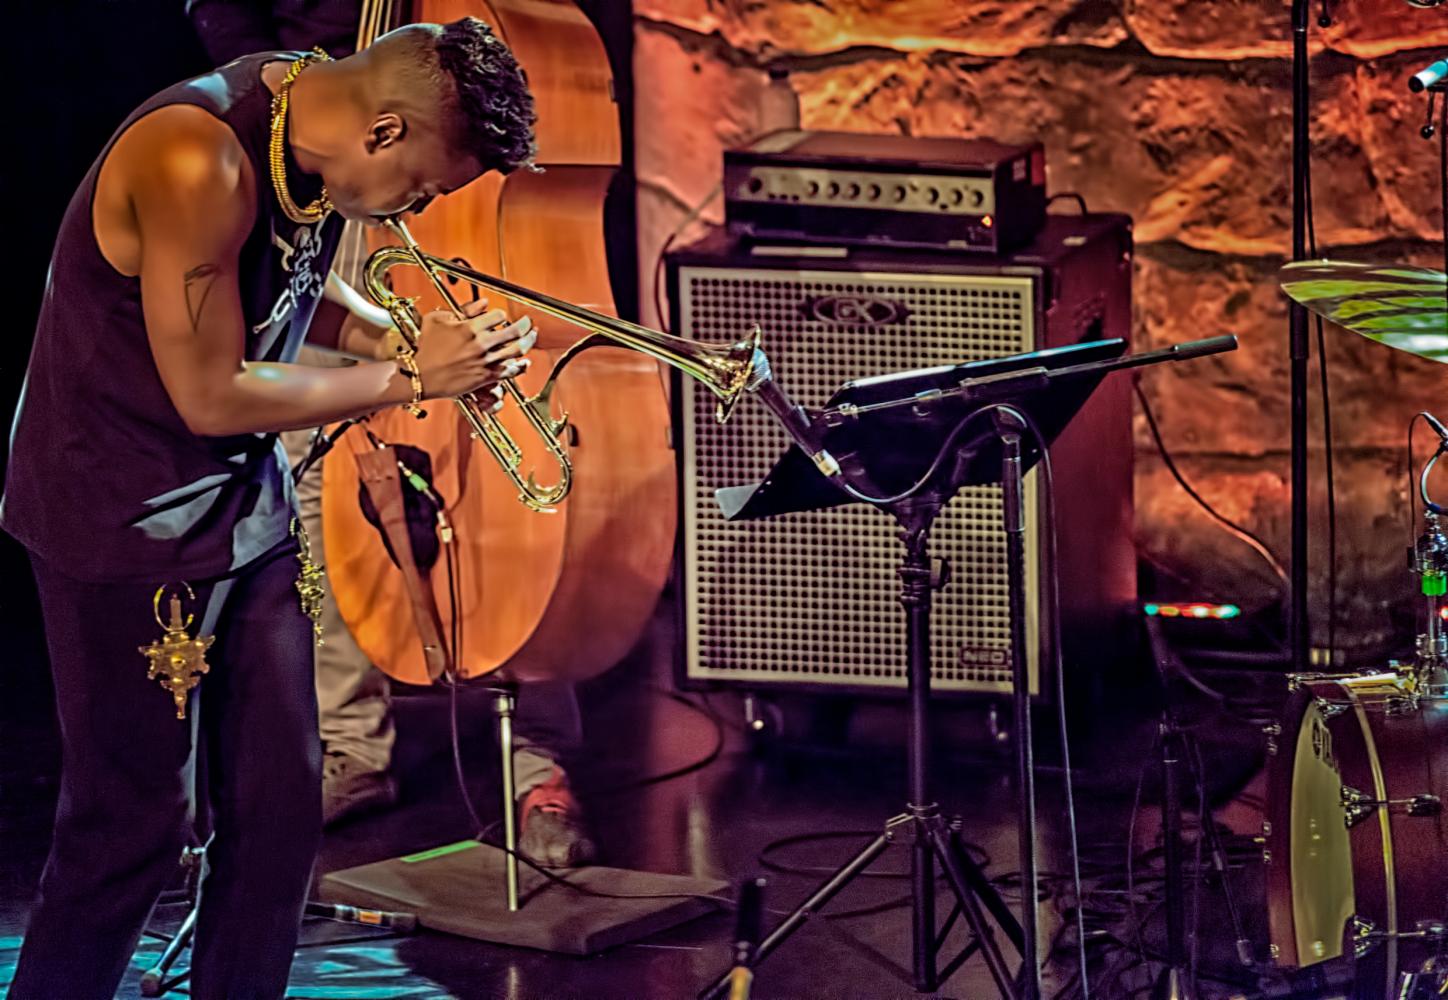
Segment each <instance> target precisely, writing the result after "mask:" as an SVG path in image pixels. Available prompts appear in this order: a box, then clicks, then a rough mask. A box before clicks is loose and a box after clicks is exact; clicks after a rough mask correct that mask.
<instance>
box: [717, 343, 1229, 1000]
mask: <svg viewBox="0 0 1448 1000" xmlns="http://www.w3.org/2000/svg"><path fill="white" fill-rule="evenodd" d="M1235 347H1236V338H1235V337H1216V338H1213V339H1211V340H1205V341H1196V342H1193V343H1190V344H1184V345H1180V346H1178V347H1173V348H1167V349H1165V350H1162V351H1155V352H1150V353H1147V354H1139V355H1133V356H1130V357H1123V356H1122V354H1123V352H1124V351H1125V348H1126V344H1125V342H1124V341H1121V340H1107V341H1093V342H1089V343H1085V344H1077V345H1072V346H1068V347H1061V348H1053V349H1050V350H1045V351H1036V352H1031V353H1028V354H1019V355H1013V356H1010V357H1007V358H999V359H993V360H989V361H981V362H973V363H970V364H963V365H948V366H944V367H940V368H932V369H925V370H921V371H914V372H904V373H900V374H897V375H890V376H885V377H882V378H875V379H865V380H860V381H856V382H851V383H847V384H846V385H845V386H843V387H842V388H841V389H840V390H838V391H837V392H836V393H835V395H834V396H833V397H832V398H831V399H830V401H829V403H828V404H827V406H826V408H825V409H824V410H823V411H822V412H820V413H818V414H814V415H810V414H805V413H804V412H803V411H798V415H799V416H802V417H803V419H802V420H800V419H799V418H798V417H796V419H795V420H793V421H792V420H789V419H785V420H783V421H782V422H783V423H784V424H785V426H786V429H787V430H789V431H790V433H791V435H792V436H793V437H794V438H795V441H796V443H797V444H798V445H799V446H800V447H798V448H796V447H791V448H789V449H788V451H786V452H785V454H784V455H783V456H781V458H780V459H779V460H778V461H777V462H776V464H775V467H774V469H773V470H771V472H770V473H769V475H768V476H767V477H766V478H765V479H764V481H763V482H761V483H759V484H756V485H753V486H737V487H726V488H724V489H720V490H718V491H716V494H715V496H716V500H717V501H718V503H719V506H720V509H721V510H722V512H723V514H724V517H725V519H726V520H731V521H735V520H752V519H756V518H763V517H773V516H775V515H778V514H784V513H791V512H796V511H805V510H821V509H825V508H829V507H835V506H839V505H842V504H846V503H854V502H864V503H869V504H871V505H872V506H874V507H876V508H878V509H880V510H882V511H884V512H885V513H888V514H889V515H891V516H892V517H894V518H895V520H896V521H897V522H898V523H899V525H900V538H901V541H902V542H903V544H904V546H905V553H904V555H903V557H902V560H901V564H900V567H899V570H898V573H899V576H900V581H901V586H900V603H901V605H902V606H903V607H904V609H905V614H906V643H907V646H906V678H907V685H908V691H909V706H910V708H909V711H910V721H909V735H908V743H907V760H908V775H909V777H908V785H909V787H908V796H909V801H908V802H907V804H906V811H905V812H904V813H902V814H901V815H899V816H896V817H894V818H892V819H890V820H887V821H886V823H885V825H884V829H883V831H882V832H881V834H880V835H879V836H878V837H876V838H875V839H874V840H872V841H870V843H868V844H867V845H865V847H864V848H862V849H861V850H860V851H859V853H857V854H856V855H855V856H854V857H853V858H851V859H850V860H849V861H847V862H846V863H845V864H844V865H842V866H841V867H840V868H839V869H838V870H836V872H835V873H834V874H833V875H831V876H830V877H829V878H828V879H827V880H826V881H825V882H824V883H823V884H822V885H821V886H820V887H819V888H818V889H817V890H815V892H814V893H812V894H811V895H810V896H809V898H807V899H806V900H805V901H804V902H803V903H801V904H800V906H799V907H797V908H796V909H795V910H794V911H793V912H792V913H790V915H789V916H787V917H785V918H784V920H783V921H781V923H780V924H779V926H778V927H776V928H775V929H774V931H772V932H771V933H770V934H769V936H768V937H766V938H765V939H764V940H763V941H761V942H760V944H759V947H758V949H757V951H756V953H755V956H756V961H763V960H764V959H765V958H766V957H768V955H769V954H770V953H771V952H773V951H774V950H775V949H776V948H777V947H778V946H779V945H780V944H782V943H783V942H784V940H785V939H786V938H787V937H788V936H789V935H790V934H792V933H793V932H794V931H795V930H797V929H798V928H799V927H800V926H802V925H803V923H804V922H805V921H806V920H807V919H808V918H809V917H810V916H811V915H812V914H814V913H816V912H818V911H819V910H820V909H821V908H822V907H823V906H825V905H826V904H827V903H828V902H829V901H830V899H832V898H833V897H834V896H835V895H836V894H837V893H839V892H840V890H841V889H843V888H844V887H845V886H846V885H847V884H849V882H850V881H852V880H853V879H854V878H855V877H856V876H858V875H859V874H860V873H861V872H862V871H864V869H865V868H866V867H867V866H868V865H869V864H870V863H871V862H872V861H873V860H874V859H875V858H876V857H878V856H879V855H880V854H881V853H882V852H883V851H884V850H885V849H886V848H887V847H888V846H889V845H890V843H891V842H892V840H893V839H894V838H895V837H896V836H897V835H899V834H901V833H904V832H906V830H907V829H908V832H910V833H911V834H912V835H913V839H912V846H911V853H912V857H911V903H912V932H913V948H912V951H913V964H914V968H913V976H914V984H915V987H916V989H917V990H919V991H922V992H928V991H933V990H935V989H936V988H937V987H938V986H939V985H940V983H941V982H943V981H944V980H945V979H947V978H948V977H949V976H950V975H951V974H953V973H954V971H955V970H956V968H958V967H959V965H960V964H961V963H963V962H964V961H965V960H966V959H967V958H969V957H970V956H971V955H972V954H973V953H974V952H975V951H977V950H979V951H980V953H981V955H982V956H983V957H984V958H985V961H986V964H987V966H988V967H989V969H990V973H991V976H992V978H993V979H994V980H995V983H996V987H997V989H998V990H999V991H1000V995H1001V996H1002V997H1008V998H1012V1000H1015V998H1022V1000H1039V997H1040V994H1041V978H1040V976H1041V969H1040V961H1039V958H1038V955H1037V951H1038V930H1037V927H1038V924H1037V915H1036V905H1037V903H1036V900H1037V888H1038V882H1039V879H1038V875H1037V862H1036V846H1035V794H1034V791H1035V784H1034V762H1033V758H1032V748H1031V705H1030V687H1029V678H1028V676H1027V661H1026V636H1025V596H1026V595H1025V509H1024V508H1025V504H1024V476H1025V473H1026V472H1027V471H1028V470H1029V469H1030V467H1031V466H1032V465H1034V464H1035V462H1036V461H1038V460H1039V458H1040V450H1039V447H1038V446H1037V443H1036V441H1035V438H1034V434H1033V435H1031V436H1030V437H1029V438H1028V437H1027V431H1028V430H1030V428H1031V427H1033V426H1034V428H1035V429H1036V431H1037V432H1039V434H1040V436H1041V438H1042V439H1043V442H1042V443H1044V444H1046V445H1049V443H1050V442H1051V441H1053V440H1054V439H1055V437H1056V436H1057V435H1058V434H1059V433H1060V432H1061V430H1062V429H1063V428H1064V427H1065V426H1066V424H1067V423H1068V422H1070V420H1071V418H1072V417H1073V416H1074V415H1075V414H1076V412H1077V411H1078V410H1079V409H1080V408H1081V406H1082V405H1083V404H1084V403H1085V402H1086V400H1087V398H1089V396H1090V395H1091V393H1092V392H1093V391H1094V390H1095V388H1096V386H1097V385H1098V384H1099V383H1100V381H1101V379H1102V378H1103V377H1105V375H1107V374H1108V373H1109V372H1111V371H1115V370H1117V369H1121V368H1131V367H1140V366H1143V365H1149V364H1156V363H1159V362H1163V361H1179V360H1186V359H1188V358H1192V357H1200V356H1203V355H1206V354H1214V353H1217V352H1219V351H1227V350H1233V349H1235ZM770 392H771V393H773V394H774V395H775V396H776V397H780V396H782V390H779V389H777V387H771V389H770ZM765 398H766V402H767V403H768V405H770V408H771V409H773V410H774V411H775V412H776V413H777V414H778V413H781V411H782V410H783V409H785V408H784V407H782V406H780V405H779V404H778V403H777V402H771V401H769V400H768V398H767V397H765ZM791 406H792V404H791ZM794 409H795V410H797V408H794ZM986 414H990V415H991V419H990V420H988V421H987V420H985V419H983V417H984V415H986ZM801 428H802V431H801ZM822 450H823V452H825V453H826V454H827V455H829V456H833V458H834V460H835V461H836V462H837V463H838V468H839V472H838V474H836V475H833V476H830V475H826V474H825V473H824V472H822V471H821V467H822V466H823V467H825V468H828V467H829V465H830V463H828V462H826V463H821V462H820V461H819V459H818V455H819V454H820V452H821V451H822ZM807 454H808V455H809V456H815V458H814V460H813V461H812V460H811V458H810V457H807ZM991 482H999V483H1001V485H1002V490H1003V497H1004V504H1003V507H1004V510H1003V520H1004V526H1005V531H1006V557H1007V567H1008V577H1009V590H1010V617H1011V622H1010V647H1011V650H1010V652H1011V676H1012V688H1013V699H1014V703H1015V724H1016V733H1015V736H1016V738H1015V757H1016V778H1017V789H1018V794H1019V798H1020V802H1019V817H1018V822H1019V837H1020V856H1021V862H1020V863H1021V883H1022V885H1021V896H1022V906H1021V910H1022V919H1021V921H1020V922H1017V921H1016V919H1015V917H1014V915H1013V914H1012V913H1011V912H1010V909H1009V908H1008V907H1007V906H1006V905H1005V903H1004V901H1003V900H1002V899H1001V898H1000V896H999V894H998V893H997V892H996V891H995V889H994V888H993V887H992V886H991V885H990V883H989V881H988V880H987V879H986V878H985V876H984V874H983V873H982V872H981V870H980V868H979V866H977V865H976V864H975V863H974V861H972V860H971V858H970V857H969V856H968V855H967V854H966V852H965V851H964V850H963V849H962V847H961V844H960V839H959V835H958V833H957V832H956V831H955V830H953V829H952V828H951V826H950V824H948V823H947V822H946V820H945V818H944V817H943V816H942V815H941V813H940V807H939V805H938V804H937V803H936V802H934V801H933V800H932V799H931V798H930V794H929V787H930V781H929V768H928V751H927V748H928V722H929V698H930V608H931V596H930V595H931V592H932V591H934V590H939V589H941V588H943V587H944V586H945V584H946V583H947V582H948V579H949V573H948V567H947V571H946V572H943V573H942V574H940V575H939V576H938V577H937V576H936V574H934V573H933V572H932V570H931V564H930V556H929V551H928V549H929V534H930V528H931V525H932V524H933V522H934V520H935V518H936V516H937V515H938V514H939V513H940V511H941V509H942V508H943V507H944V506H945V505H946V504H947V503H948V502H949V501H950V500H951V498H952V497H954V495H955V494H956V493H957V492H958V491H959V490H960V488H961V487H962V486H967V485H972V484H979V483H991ZM936 862H939V864H940V866H941V868H942V869H943V871H944V873H945V876H946V879H947V881H948V882H949V884H950V887H951V889H952V891H953V892H954V893H955V897H956V909H955V912H953V913H952V915H951V917H950V918H948V920H947V922H946V927H945V930H946V931H947V932H948V930H949V928H950V926H951V925H952V924H953V923H954V920H955V915H956V913H958V914H960V915H963V916H964V917H965V919H966V922H967V923H968V924H969V926H970V929H971V932H972V934H973V938H974V939H973V941H972V942H971V943H970V944H968V945H967V946H966V947H965V949H964V950H963V951H962V952H961V953H960V954H959V955H957V956H956V957H955V958H954V959H952V960H951V961H950V962H949V963H947V965H946V967H945V968H944V969H943V970H942V969H941V968H940V966H939V963H938V957H939V956H938V952H939V948H940V946H941V944H943V942H944V937H945V935H944V934H941V935H940V938H939V940H937V936H936V914H935V864H936ZM982 907H984V910H988V911H989V912H990V915H991V916H992V917H993V918H994V919H995V922H996V923H997V924H998V925H999V926H1000V927H1001V929H1002V930H1003V931H1004V932H1005V934H1006V936H1007V937H1008V938H1009V939H1010V940H1011V942H1012V943H1013V944H1014V945H1015V948H1016V951H1017V952H1018V953H1019V954H1020V955H1021V959H1022V965H1021V974H1020V976H1019V977H1018V980H1017V979H1016V978H1013V977H1012V976H1011V975H1010V972H1009V970H1008V969H1007V967H1006V964H1005V959H1004V956H1003V955H1002V954H1001V951H1000V947H999V945H998V944H997V943H996V941H995V939H994V937H993V936H992V933H991V931H990V928H989V927H987V925H986V923H985V914H984V912H983V911H982ZM1018 982H1019V985H1018ZM727 987H728V978H727V976H724V977H720V978H719V979H717V980H715V981H714V983H713V984H712V985H711V986H709V987H707V988H706V989H705V990H704V991H703V992H702V993H701V994H700V996H701V997H703V998H706V1000H716V998H718V997H722V996H723V995H724V993H725V991H726V990H727Z"/></svg>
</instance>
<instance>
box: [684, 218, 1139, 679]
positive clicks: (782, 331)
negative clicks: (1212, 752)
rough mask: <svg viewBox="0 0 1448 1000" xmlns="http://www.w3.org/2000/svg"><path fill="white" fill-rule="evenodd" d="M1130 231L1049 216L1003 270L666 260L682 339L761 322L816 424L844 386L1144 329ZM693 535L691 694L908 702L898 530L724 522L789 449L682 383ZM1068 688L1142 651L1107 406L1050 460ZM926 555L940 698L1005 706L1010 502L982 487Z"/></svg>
mask: <svg viewBox="0 0 1448 1000" xmlns="http://www.w3.org/2000/svg"><path fill="white" fill-rule="evenodd" d="M1131 258H1132V244H1131V227H1130V220H1129V219H1128V218H1127V217H1126V216H1120V215H1091V216H1050V217H1049V218H1048V219H1047V222H1046V225H1045V227H1044V229H1043V230H1042V232H1041V233H1040V235H1039V236H1038V237H1037V238H1036V239H1035V241H1034V242H1033V243H1032V244H1031V245H1029V246H1028V247H1026V248H1024V249H1022V250H1019V251H1016V252H1014V253H1011V254H1009V255H1006V256H1000V257H987V256H980V255H975V254H971V255H964V254H926V253H921V252H910V251H901V250H880V249H865V248H848V249H846V248H828V247H809V248H802V247H799V246H766V245H759V244H749V243H745V242H741V241H739V240H738V239H736V238H734V237H731V236H730V235H729V234H727V233H726V232H723V231H721V230H715V231H713V232H711V233H710V234H708V235H707V236H706V237H704V238H703V239H702V240H700V241H699V242H697V243H695V244H693V245H691V246H689V247H685V248H682V249H680V250H678V251H676V252H674V253H672V254H670V255H669V258H668V262H667V263H668V287H669V297H670V302H671V305H672V309H671V315H672V316H673V317H674V332H675V333H677V334H679V335H681V336H685V337H690V338H694V339H697V340H704V341H711V342H721V343H727V342H733V341H735V340H738V339H739V338H740V337H741V336H743V335H744V334H746V333H747V332H748V331H749V330H750V329H751V328H752V326H753V325H754V324H755V323H758V324H759V325H760V326H761V327H762V328H763V330H764V348H765V351H766V353H768V355H769V357H770V360H771V362H772V365H773V369H774V372H775V375H776V377H777V378H778V379H779V380H780V382H781V384H782V385H783V386H784V387H785V388H786V389H787V390H788V391H789V393H790V394H791V395H792V396H793V397H794V398H795V400H796V401H797V402H799V403H800V404H802V405H804V406H806V407H819V406H821V405H823V403H824V402H825V400H826V399H827V398H828V397H829V395H830V393H831V392H832V391H833V390H834V389H835V388H836V387H837V386H838V385H839V384H841V383H842V382H845V381H848V380H850V379H854V378H860V377H864V376H870V375H880V374H885V373H888V372H893V371H901V370H907V369H913V368H923V367H929V366H934V365H944V364H951V363H955V362H960V361H969V360H976V359H981V358H990V357H999V356H1002V355H1007V354H1016V353H1019V352H1022V351H1030V350H1035V349H1039V348H1044V347H1052V346H1058V345H1062V344H1070V343H1077V342H1080V341H1083V340H1096V339H1102V338H1108V337H1120V338H1123V339H1126V338H1128V337H1129V335H1130V329H1131V268H1132V261H1131ZM674 385H675V391H674V393H673V402H674V440H675V441H676V442H677V445H678V447H677V449H676V451H677V455H678V475H679V502H680V512H679V513H680V519H679V523H680V526H681V530H680V533H679V548H680V551H679V553H678V560H677V563H676V567H677V569H676V572H677V574H678V577H677V580H676V583H677V587H678V596H679V601H678V606H679V614H680V618H681V621H680V635H681V637H682V656H681V661H682V665H681V673H682V683H684V684H685V685H686V686H695V687H707V686H713V685H738V686H744V687H750V688H756V689H767V688H771V687H773V688H788V689H791V690H809V689H816V690H822V691H823V690H828V691H840V690H842V689H843V690H846V691H849V690H853V691H856V692H872V691H873V692H885V691H889V690H892V689H898V690H901V691H903V690H904V689H905V684H906V678H905V648H904V643H905V616H904V611H903V609H902V608H901V606H900V604H899V601H898V594H899V580H898V578H897V576H896V572H895V571H896V567H897V566H898V564H899V559H900V554H901V552H902V551H903V548H902V546H901V545H900V543H899V541H898V539H897V536H896V524H895V522H894V520H893V519H892V518H890V517H889V516H888V515H886V514H883V513H881V512H879V511H877V510H874V509H873V508H871V507H869V506H866V505H863V504H854V505H850V506H846V507H839V508H835V509H833V510H828V511H816V512H810V513H803V514H788V515H784V516H781V517H778V518H774V519H769V520H763V521H754V522H740V523H728V522H726V521H724V519H723V517H722V516H721V515H720V513H719V509H718V506H717V505H716V503H715V501H714V491H715V490H716V489H717V488H719V487H722V486H735V485H740V484H745V483H753V482H757V481H759V480H760V479H762V478H763V477H764V475H765V474H766V473H767V472H768V470H769V468H770V467H771V465H772V464H773V462H774V461H775V459H776V458H777V456H778V455H779V454H780V452H781V451H782V450H783V449H784V448H785V447H786V444H787V439H786V437H785V435H784V432H783V431H782V430H781V429H780V428H779V427H778V425H777V424H776V423H775V422H774V419H773V418H772V417H771V416H770V414H769V413H768V412H767V411H766V410H765V409H764V407H763V406H761V405H759V404H758V403H755V402H752V401H749V400H745V401H744V402H742V404H741V405H740V406H739V407H738V408H737V409H736V410H735V412H734V415H733V417H732V418H731V419H730V421H729V422H728V423H727V424H724V425H719V424H717V423H716V422H715V420H714V416H713V410H714V397H713V395H712V394H711V393H710V392H709V391H708V390H707V389H705V388H704V387H702V386H700V385H699V384H698V383H696V382H695V381H694V380H692V379H689V378H681V377H678V376H677V375H676V376H675V383H674ZM1051 457H1052V462H1053V466H1054V470H1055V475H1056V493H1057V496H1056V507H1057V526H1058V537H1059V558H1058V566H1057V569H1058V570H1059V572H1060V588H1061V591H1060V592H1061V602H1062V625H1063V630H1064V634H1065V652H1066V656H1067V662H1068V668H1067V669H1068V672H1074V671H1075V669H1076V668H1077V666H1078V664H1080V665H1082V666H1086V665H1087V664H1086V663H1085V662H1083V661H1089V662H1090V664H1094V665H1098V666H1099V665H1102V664H1105V663H1106V662H1107V661H1109V659H1110V657H1111V655H1112V651H1113V650H1114V649H1116V648H1117V645H1118V643H1119V642H1122V641H1125V637H1126V635H1127V634H1128V628H1129V624H1128V623H1129V620H1130V608H1131V606H1132V604H1133V603H1134V599H1135V594H1136V563H1135V552H1134V549H1133V545H1132V439H1131V392H1130V383H1129V382H1128V381H1127V380H1126V376H1121V375H1117V376H1113V377H1111V378H1108V379H1107V380H1106V382H1104V383H1103V384H1102V386H1101V387H1100V388H1099V389H1098V390H1097V392H1096V394H1095V395H1094V396H1093V397H1092V399H1091V400H1090V402H1089V403H1088V405H1087V406H1086V407H1085V409H1084V410H1083V411H1082V412H1081V413H1080V415H1079V416H1078V417H1077V418H1076V420H1075V421H1074V422H1073V423H1072V424H1071V425H1070V426H1069V427H1067V428H1066V430H1065V432H1064V433H1063V434H1062V435H1061V437H1060V438H1059V439H1058V440H1057V443H1056V444H1055V446H1054V447H1053V448H1052V450H1051ZM1027 483H1028V489H1029V491H1030V500H1029V501H1028V505H1027V506H1028V511H1030V512H1031V513H1032V516H1030V517H1029V520H1028V528H1027V565H1028V577H1029V579H1028V597H1027V604H1028V612H1027V613H1028V616H1029V621H1028V622H1027V636H1028V642H1029V645H1030V650H1029V656H1030V661H1031V662H1030V664H1029V668H1030V672H1031V678H1032V691H1033V693H1040V692H1041V691H1042V690H1047V691H1049V690H1050V686H1049V685H1043V684H1042V683H1041V674H1040V669H1039V668H1040V664H1041V663H1044V662H1049V660H1048V657H1047V654H1048V653H1049V649H1048V647H1047V641H1046V639H1045V637H1046V636H1047V635H1049V630H1048V629H1046V628H1045V627H1044V625H1045V624H1046V623H1044V622H1043V621H1042V610H1043V609H1044V608H1045V607H1046V602H1045V601H1043V600H1042V594H1041V584H1042V581H1043V580H1045V579H1046V576H1045V575H1044V570H1045V569H1046V565H1045V558H1046V552H1045V549H1046V545H1045V540H1044V537H1043V535H1042V534H1041V531H1040V529H1041V526H1042V525H1043V523H1044V521H1043V514H1044V509H1043V506H1042V499H1043V498H1042V496H1041V493H1040V491H1039V483H1040V477H1039V473H1037V472H1033V473H1031V474H1030V476H1029V477H1028V480H1027ZM931 552H932V555H934V556H936V557H938V558H944V559H946V560H948V561H949V563H950V568H951V581H950V583H949V585H948V586H947V587H946V588H945V589H943V590H941V591H939V592H937V593H936V595H935V607H934V613H933V616H932V621H931V625H932V634H931V653H932V665H931V677H932V685H933V687H934V688H935V689H937V690H939V691H942V692H975V693H981V694H998V693H1004V692H1008V691H1009V690H1010V686H1011V663H1010V639H1009V610H1008V609H1009V595H1008V593H1007V583H1006V566H1005V533H1004V531H1003V529H1002V527H1001V497H1000V490H999V487H994V486H991V487H968V488H966V489H965V490H964V491H963V492H962V493H960V494H959V495H958V496H957V497H956V498H955V499H954V500H953V501H952V502H951V503H950V504H949V506H948V507H946V509H945V510H944V511H943V512H942V514H941V516H940V518H939V519H938V520H937V521H936V523H935V527H934V529H933V531H932V535H931Z"/></svg>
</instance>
